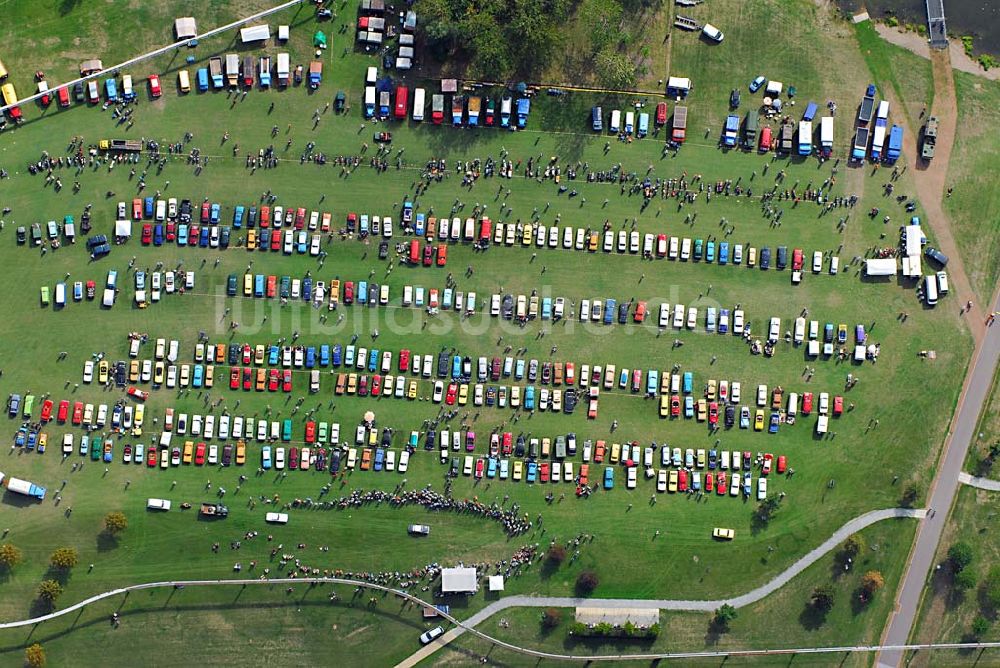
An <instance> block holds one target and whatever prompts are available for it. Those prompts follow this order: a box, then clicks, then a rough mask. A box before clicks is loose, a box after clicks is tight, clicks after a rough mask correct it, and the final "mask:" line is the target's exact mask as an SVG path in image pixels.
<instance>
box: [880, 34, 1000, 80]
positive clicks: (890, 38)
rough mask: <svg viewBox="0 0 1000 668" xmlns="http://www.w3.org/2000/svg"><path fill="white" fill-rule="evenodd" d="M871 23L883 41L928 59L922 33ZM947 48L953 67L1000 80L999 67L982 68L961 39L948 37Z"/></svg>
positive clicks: (927, 51)
mask: <svg viewBox="0 0 1000 668" xmlns="http://www.w3.org/2000/svg"><path fill="white" fill-rule="evenodd" d="M872 24H873V25H874V26H875V30H876V31H877V32H878V34H879V36H880V37H882V39H884V40H885V41H887V42H891V43H892V44H895V45H896V46H901V47H903V48H904V49H906V50H907V51H912V52H913V53H915V54H917V55H918V56H921V57H922V58H927V59H930V57H931V49H930V46H928V44H927V38H926V37H924V36H923V35H920V34H918V33H915V32H911V31H906V30H900V29H899V28H893V27H891V26H888V25H886V24H885V23H880V22H878V21H873V22H872ZM948 50H949V51H950V52H951V53H950V55H951V66H952V67H953V68H954V69H956V70H959V71H960V72H968V73H969V74H975V75H977V76H981V77H983V78H985V79H989V80H991V81H997V80H1000V69H992V70H984V69H983V68H982V66H981V65H980V64H979V62H978V61H976V60H973V59H972V58H970V57H969V56H968V54H966V53H965V49H964V47H963V46H962V42H961V40H957V39H949V40H948Z"/></svg>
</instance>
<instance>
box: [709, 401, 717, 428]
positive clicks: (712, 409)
mask: <svg viewBox="0 0 1000 668" xmlns="http://www.w3.org/2000/svg"><path fill="white" fill-rule="evenodd" d="M708 422H709V424H719V404H718V403H717V402H715V401H713V402H711V403H709V404H708Z"/></svg>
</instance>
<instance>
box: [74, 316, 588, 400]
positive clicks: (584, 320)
mask: <svg viewBox="0 0 1000 668" xmlns="http://www.w3.org/2000/svg"><path fill="white" fill-rule="evenodd" d="M589 319H590V300H589V299H581V300H580V320H581V321H582V322H586V321H587V320H589ZM91 371H93V363H91ZM88 382H89V381H88Z"/></svg>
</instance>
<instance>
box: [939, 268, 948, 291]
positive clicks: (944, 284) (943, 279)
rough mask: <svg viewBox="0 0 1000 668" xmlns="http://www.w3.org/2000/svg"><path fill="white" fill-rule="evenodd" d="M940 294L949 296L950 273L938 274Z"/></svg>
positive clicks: (942, 272)
mask: <svg viewBox="0 0 1000 668" xmlns="http://www.w3.org/2000/svg"><path fill="white" fill-rule="evenodd" d="M937 283H938V292H940V293H941V294H942V295H946V294H948V272H946V271H939V272H938V273H937Z"/></svg>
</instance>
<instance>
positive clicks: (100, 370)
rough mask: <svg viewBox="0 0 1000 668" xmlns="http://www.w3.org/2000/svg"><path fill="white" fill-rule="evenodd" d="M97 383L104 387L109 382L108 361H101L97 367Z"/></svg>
mask: <svg viewBox="0 0 1000 668" xmlns="http://www.w3.org/2000/svg"><path fill="white" fill-rule="evenodd" d="M97 381H98V382H99V383H101V384H102V385H104V384H106V383H107V382H108V361H107V360H101V362H100V364H98V365H97Z"/></svg>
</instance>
